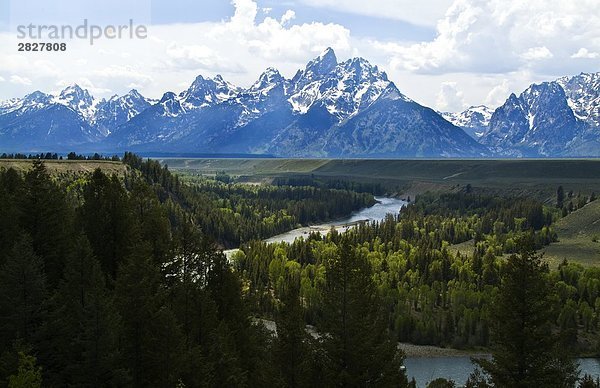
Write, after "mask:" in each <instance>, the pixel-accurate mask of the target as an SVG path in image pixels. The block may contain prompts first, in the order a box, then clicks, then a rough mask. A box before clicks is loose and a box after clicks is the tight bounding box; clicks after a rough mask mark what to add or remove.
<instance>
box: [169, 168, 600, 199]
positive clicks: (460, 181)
mask: <svg viewBox="0 0 600 388" xmlns="http://www.w3.org/2000/svg"><path fill="white" fill-rule="evenodd" d="M161 161H162V162H163V163H167V164H168V165H169V167H171V168H173V169H175V170H179V171H181V172H183V173H186V172H187V173H195V174H204V175H212V174H215V173H216V172H219V171H224V172H226V173H228V174H230V175H234V176H238V177H242V179H245V180H250V181H252V180H254V181H262V180H264V179H266V178H269V177H281V176H291V175H304V176H311V177H314V178H316V179H349V180H354V181H368V182H379V183H385V184H386V185H388V186H392V187H396V188H399V190H401V191H403V192H404V193H406V194H409V195H410V194H416V193H419V192H423V191H427V190H436V189H442V190H444V189H452V188H454V187H457V186H464V185H467V184H471V185H472V186H473V187H478V188H485V189H487V190H491V191H498V192H505V193H506V192H509V193H511V194H513V195H533V196H535V197H537V198H542V199H545V198H550V197H552V196H553V195H554V193H555V192H556V188H557V187H558V186H559V185H563V186H564V187H565V189H566V190H573V191H576V192H577V191H581V192H582V193H588V194H589V192H591V191H596V192H600V160H595V159H519V160H506V159H487V160H481V159H479V160H474V159H464V160H456V159H451V160H444V159H435V160H423V159H421V160H418V159H410V160H390V159H383V160H371V159H366V160H364V159H363V160H327V159H162V160H161Z"/></svg>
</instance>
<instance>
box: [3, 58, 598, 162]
mask: <svg viewBox="0 0 600 388" xmlns="http://www.w3.org/2000/svg"><path fill="white" fill-rule="evenodd" d="M599 89H600V73H581V74H579V75H577V76H565V77H561V78H559V79H557V80H554V81H549V82H544V83H541V84H532V85H530V86H529V87H528V88H527V89H526V90H525V91H523V92H522V93H521V94H520V95H519V96H517V95H516V94H514V93H513V94H511V95H510V96H509V97H508V99H507V100H506V102H505V103H504V104H502V105H501V106H500V107H498V108H497V109H495V110H491V109H490V108H488V107H486V106H484V105H479V106H472V107H469V108H467V109H466V110H465V111H463V112H456V113H450V112H436V111H434V110H432V109H430V108H428V107H425V106H422V105H420V104H418V103H417V102H415V101H413V100H412V99H410V98H409V97H407V96H406V95H404V94H403V93H402V92H401V91H400V90H399V89H398V87H397V86H396V85H395V84H394V83H393V82H392V81H391V80H389V78H388V76H387V74H386V73H385V72H384V71H382V70H380V69H379V68H378V67H377V66H373V65H371V64H370V63H369V62H368V61H367V60H366V59H364V58H360V57H356V58H350V59H348V60H346V61H343V62H338V59H337V57H336V55H335V52H334V51H333V50H332V49H331V48H328V49H326V50H325V51H323V52H322V53H321V54H320V55H319V56H317V57H316V58H314V59H312V60H311V61H309V62H308V63H307V65H306V66H305V67H304V68H303V69H299V70H298V71H297V72H296V74H295V75H294V76H293V77H292V78H291V79H286V78H285V77H284V76H283V75H281V73H279V71H278V70H277V69H274V68H272V67H269V68H267V69H266V70H265V71H264V72H263V73H262V74H261V75H260V76H259V77H258V79H257V81H256V82H254V83H253V84H252V85H251V86H249V87H248V88H241V87H238V86H235V85H233V84H231V83H229V82H227V81H226V80H225V79H223V77H222V76H220V75H217V76H215V77H212V78H207V77H204V76H202V75H199V76H197V77H196V78H195V79H194V80H193V82H192V83H191V84H190V86H189V87H188V88H187V89H185V90H183V91H181V92H179V93H175V92H171V91H168V92H165V93H164V94H163V96H162V98H161V99H159V100H152V99H148V98H146V97H144V96H142V95H141V94H140V93H139V92H138V91H137V90H135V89H132V90H130V91H129V92H128V93H126V94H125V95H122V96H117V95H115V96H112V97H111V98H109V99H108V100H107V99H96V98H94V97H93V96H92V95H91V94H90V93H89V92H88V91H87V90H85V89H83V88H81V87H80V86H78V85H76V84H74V85H69V86H67V87H66V88H65V89H63V90H62V91H60V92H59V93H58V94H56V95H51V94H46V93H43V92H40V91H36V92H33V93H30V94H28V95H26V96H25V97H23V98H16V99H11V100H7V101H3V102H0V148H4V149H5V150H9V151H10V150H17V151H27V150H37V149H40V147H45V148H47V149H57V148H59V149H60V147H67V146H68V147H70V149H73V148H76V149H78V150H86V149H87V150H96V149H99V150H111V151H117V150H118V151H121V150H133V151H143V152H188V153H189V152H200V153H237V154H248V153H255V154H273V155H276V156H292V157H487V156H499V157H514V156H516V157H523V156H533V157H549V156H578V155H582V156H588V155H589V154H592V155H598V156H600V141H599V139H600V112H599V108H598V105H599V103H600V92H599Z"/></svg>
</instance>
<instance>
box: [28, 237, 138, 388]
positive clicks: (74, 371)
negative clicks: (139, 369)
mask: <svg viewBox="0 0 600 388" xmlns="http://www.w3.org/2000/svg"><path fill="white" fill-rule="evenodd" d="M48 305H49V306H48V313H47V317H46V320H45V322H46V323H45V326H44V327H43V329H42V335H41V340H40V345H39V347H40V353H41V360H42V362H44V365H46V368H45V370H44V373H45V374H46V378H45V381H46V382H47V383H48V384H49V385H51V386H67V385H76V386H98V385H104V386H113V387H118V386H123V385H124V384H126V382H127V381H128V375H127V371H126V369H125V368H123V366H122V359H121V354H120V350H119V330H120V327H121V326H120V317H119V315H118V314H117V312H116V309H115V307H114V305H113V301H112V296H111V295H110V292H109V291H108V289H107V288H106V287H105V281H104V274H103V273H102V270H101V268H100V265H99V263H98V261H97V260H96V258H95V257H94V256H93V254H92V251H91V248H90V246H89V243H88V241H87V239H86V238H85V237H84V236H82V237H80V238H79V239H78V240H77V248H76V251H75V253H74V255H73V258H72V259H70V260H68V261H67V263H66V269H65V277H64V280H63V281H62V283H61V284H60V286H59V287H58V289H57V290H56V292H55V294H54V296H53V297H52V298H51V300H50V301H49V303H48Z"/></svg>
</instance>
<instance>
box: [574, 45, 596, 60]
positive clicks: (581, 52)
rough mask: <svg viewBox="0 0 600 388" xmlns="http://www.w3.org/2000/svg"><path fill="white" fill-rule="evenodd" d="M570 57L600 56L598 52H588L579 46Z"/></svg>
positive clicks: (589, 57) (590, 57)
mask: <svg viewBox="0 0 600 388" xmlns="http://www.w3.org/2000/svg"><path fill="white" fill-rule="evenodd" d="M571 58H587V59H594V58H600V53H597V52H590V51H589V50H588V49H586V48H585V47H581V48H580V49H579V50H578V51H577V52H576V53H575V54H573V55H571Z"/></svg>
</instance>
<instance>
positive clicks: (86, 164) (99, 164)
mask: <svg viewBox="0 0 600 388" xmlns="http://www.w3.org/2000/svg"><path fill="white" fill-rule="evenodd" d="M31 163H32V161H31V160H25V159H0V168H14V169H16V170H19V171H27V170H29V169H30V168H31ZM44 164H45V165H46V167H47V168H48V171H50V173H52V174H60V173H66V172H83V173H85V172H92V171H94V170H95V169H96V168H100V169H101V170H102V171H104V172H105V173H106V174H117V175H123V174H125V170H126V167H125V165H124V164H123V163H121V162H112V161H104V160H44Z"/></svg>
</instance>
